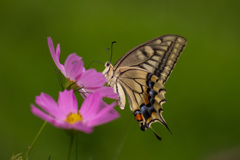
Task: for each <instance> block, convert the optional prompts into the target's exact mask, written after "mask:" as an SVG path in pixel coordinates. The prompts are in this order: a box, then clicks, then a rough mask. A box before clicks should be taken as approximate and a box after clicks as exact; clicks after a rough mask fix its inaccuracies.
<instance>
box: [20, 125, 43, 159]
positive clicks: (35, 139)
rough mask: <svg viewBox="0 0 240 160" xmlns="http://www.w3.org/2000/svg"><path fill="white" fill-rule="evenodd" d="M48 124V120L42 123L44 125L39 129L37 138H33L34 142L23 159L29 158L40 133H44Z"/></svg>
mask: <svg viewBox="0 0 240 160" xmlns="http://www.w3.org/2000/svg"><path fill="white" fill-rule="evenodd" d="M46 124H47V122H46V121H45V122H44V123H43V124H42V126H41V128H40V129H39V131H38V133H37V135H36V136H35V138H34V139H33V142H32V144H31V145H30V146H29V147H28V150H27V152H26V154H25V155H24V157H23V159H27V158H28V155H29V153H30V152H31V150H32V148H33V146H34V145H35V143H36V141H37V139H38V137H39V135H40V134H41V133H42V131H43V129H44V127H45V126H46Z"/></svg>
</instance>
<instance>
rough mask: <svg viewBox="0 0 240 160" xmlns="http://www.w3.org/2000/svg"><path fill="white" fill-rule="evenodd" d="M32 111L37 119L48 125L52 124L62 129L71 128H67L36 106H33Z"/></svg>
mask: <svg viewBox="0 0 240 160" xmlns="http://www.w3.org/2000/svg"><path fill="white" fill-rule="evenodd" d="M31 110H32V113H33V114H34V115H36V116H37V117H39V118H41V119H43V120H45V121H47V122H48V123H51V124H52V125H54V126H56V127H60V128H66V129H67V128H69V126H65V125H64V123H63V122H62V121H61V120H58V119H56V118H54V117H51V116H50V115H48V114H46V113H44V112H43V111H42V110H40V109H39V108H37V107H36V106H35V105H33V104H31Z"/></svg>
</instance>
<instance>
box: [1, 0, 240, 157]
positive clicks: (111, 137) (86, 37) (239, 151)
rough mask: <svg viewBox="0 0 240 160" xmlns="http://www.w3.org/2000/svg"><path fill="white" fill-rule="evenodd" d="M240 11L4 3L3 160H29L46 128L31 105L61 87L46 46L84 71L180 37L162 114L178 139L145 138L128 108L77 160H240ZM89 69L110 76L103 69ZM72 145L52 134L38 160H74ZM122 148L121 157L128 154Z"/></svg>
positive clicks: (174, 5)
mask: <svg viewBox="0 0 240 160" xmlns="http://www.w3.org/2000/svg"><path fill="white" fill-rule="evenodd" d="M239 3H240V2H239V1H237V0H228V1H223V0H212V1H207V0H197V1H191V0H183V1H176V0H170V1H156V0H155V1H154V0H149V1H146V0H132V1H129V0H121V1H117V0H105V1H88V0H79V1H71V2H65V1H61V0H60V1H54V0H50V1H46V0H42V1H26V0H22V1H17V0H15V1H14V0H13V1H8V0H1V2H0V54H1V59H0V61H1V63H0V65H1V66H0V71H1V78H0V84H1V85H0V88H1V89H0V97H1V101H0V103H1V105H0V126H1V127H0V128H1V129H0V130H1V131H0V159H9V158H10V157H11V155H12V154H13V153H24V152H25V151H26V150H27V146H28V145H30V144H31V142H32V140H33V138H34V137H35V135H36V133H37V132H38V130H39V128H40V127H41V125H42V123H43V120H41V119H39V118H37V117H36V116H34V115H32V113H31V111H30V104H31V103H34V101H35V96H36V95H39V94H40V93H41V92H45V93H47V94H49V95H51V96H53V97H54V98H55V99H57V97H58V91H59V90H60V86H59V84H58V80H57V76H56V73H55V70H54V63H53V60H52V59H51V56H50V53H49V49H48V45H47V37H48V36H51V37H52V39H53V42H54V45H55V46H56V45H57V43H60V44H61V56H60V61H61V62H62V63H64V61H65V59H66V57H67V56H68V55H69V54H70V53H74V52H75V53H77V54H78V55H79V56H81V57H83V61H84V63H85V67H87V65H88V64H89V63H90V62H91V61H93V60H97V61H100V62H103V63H104V62H106V61H108V60H109V57H108V55H107V53H106V48H107V47H110V44H111V42H112V41H117V44H115V45H114V51H113V60H112V63H115V62H116V61H117V60H118V59H119V58H120V57H122V56H123V55H124V54H125V53H126V52H127V51H128V50H130V49H132V48H133V47H135V46H137V45H139V44H141V43H143V42H145V41H147V40H150V39H153V38H155V37H157V36H160V35H164V34H179V35H182V36H184V37H185V38H186V39H187V40H188V44H187V47H186V48H185V50H184V52H183V54H182V55H181V57H180V58H179V60H178V63H177V65H176V67H175V69H174V71H173V73H172V75H171V77H170V78H169V80H168V82H167V83H166V85H165V87H166V90H167V94H166V98H167V103H165V104H164V105H163V107H164V110H165V112H164V113H163V116H164V118H165V119H166V121H167V123H168V125H169V127H170V129H171V131H172V132H173V135H171V134H170V133H169V132H168V131H167V129H165V128H164V127H163V126H162V125H160V124H154V126H153V127H154V128H155V130H156V131H157V132H158V133H159V134H160V135H161V137H162V138H163V139H162V141H158V140H157V139H156V137H155V136H154V134H153V133H152V131H151V130H147V131H145V132H142V131H141V130H140V129H139V124H138V123H137V122H136V121H135V119H134V117H133V115H132V112H131V111H130V109H129V107H128V105H127V106H126V108H125V110H123V111H122V110H120V109H118V108H116V109H117V110H118V111H119V113H120V115H121V117H120V118H119V119H117V120H115V121H113V122H111V123H108V124H105V125H102V126H99V127H96V128H95V130H94V132H93V133H92V134H90V135H87V134H81V135H80V136H79V137H78V144H79V146H78V157H79V159H89V160H91V159H103V160H106V159H113V158H114V157H116V158H117V159H138V160H144V159H161V160H175V159H184V160H215V159H216V160H217V159H219V158H224V157H225V158H226V159H232V160H239V159H240V106H239V104H240V98H239V97H238V96H239V91H240V85H239V78H240V74H239V69H240V66H239V59H240V53H239V51H240V49H239V44H240V38H239V37H240V30H239V29H240V22H239V17H240V10H239V7H240V4H239ZM91 67H93V68H96V69H97V70H98V71H102V70H103V69H104V66H103V65H101V64H97V63H95V64H93V65H92V66H91ZM69 141H70V138H69V136H68V135H67V134H66V133H65V132H64V131H63V130H61V129H58V128H55V127H53V126H51V125H49V124H48V125H47V126H46V128H45V129H44V131H43V132H42V134H41V135H40V137H39V139H38V141H37V143H36V145H35V147H34V149H33V150H32V152H31V154H30V159H34V160H45V159H48V158H49V156H51V159H52V160H62V159H63V160H65V159H67V154H68V147H69ZM121 146H122V147H121Z"/></svg>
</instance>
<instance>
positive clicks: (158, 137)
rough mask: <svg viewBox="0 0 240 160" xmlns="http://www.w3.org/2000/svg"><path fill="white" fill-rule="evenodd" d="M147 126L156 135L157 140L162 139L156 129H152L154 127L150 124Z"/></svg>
mask: <svg viewBox="0 0 240 160" xmlns="http://www.w3.org/2000/svg"><path fill="white" fill-rule="evenodd" d="M149 128H151V130H152V132H153V133H154V135H155V136H156V137H157V139H158V140H160V141H161V140H162V138H161V137H160V136H159V135H158V134H157V132H156V131H154V129H153V128H152V127H151V126H150V127H149Z"/></svg>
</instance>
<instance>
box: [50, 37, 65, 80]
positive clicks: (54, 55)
mask: <svg viewBox="0 0 240 160" xmlns="http://www.w3.org/2000/svg"><path fill="white" fill-rule="evenodd" d="M48 47H49V50H50V53H51V56H52V58H53V61H54V63H55V64H56V66H57V67H58V69H59V70H60V71H61V72H62V74H63V75H65V70H64V66H63V65H62V64H61V63H60V62H59V56H60V44H58V45H57V49H56V50H57V51H56V53H55V49H54V45H53V41H52V39H51V37H48Z"/></svg>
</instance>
